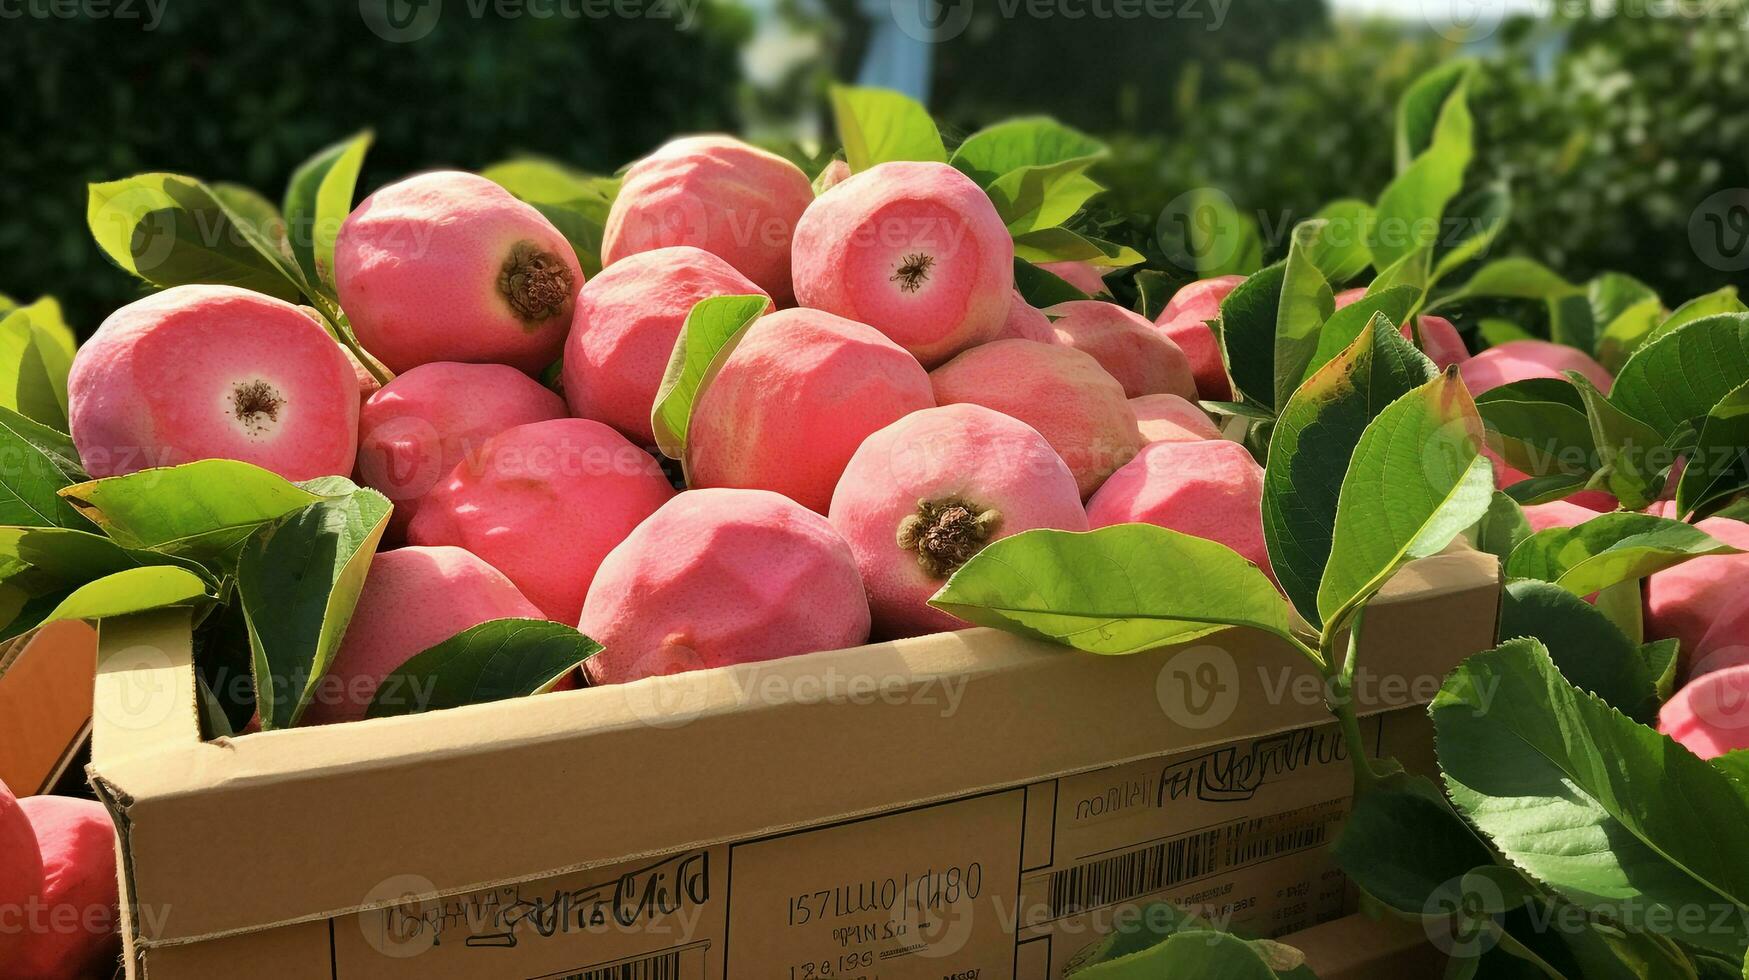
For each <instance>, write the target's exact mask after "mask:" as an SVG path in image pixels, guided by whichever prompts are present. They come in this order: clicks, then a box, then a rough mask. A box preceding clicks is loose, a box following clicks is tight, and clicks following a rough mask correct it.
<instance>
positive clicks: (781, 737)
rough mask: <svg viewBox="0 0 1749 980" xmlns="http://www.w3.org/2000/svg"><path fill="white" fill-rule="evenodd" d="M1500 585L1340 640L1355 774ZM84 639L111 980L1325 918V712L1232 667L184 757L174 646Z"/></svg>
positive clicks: (556, 711) (667, 957)
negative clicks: (1170, 915)
mask: <svg viewBox="0 0 1749 980" xmlns="http://www.w3.org/2000/svg"><path fill="white" fill-rule="evenodd" d="M1496 569H1497V566H1496V563H1495V561H1494V559H1493V558H1491V557H1488V556H1484V555H1476V554H1473V553H1452V554H1446V555H1441V556H1437V557H1435V558H1431V559H1426V560H1424V561H1421V562H1418V563H1416V564H1415V565H1413V566H1411V567H1410V568H1409V569H1407V570H1405V572H1404V573H1403V574H1402V575H1400V576H1398V578H1397V579H1396V580H1395V581H1394V582H1393V583H1392V585H1391V588H1390V590H1389V592H1388V594H1387V595H1386V596H1383V597H1381V599H1380V601H1379V602H1378V603H1377V604H1375V606H1374V607H1373V608H1372V610H1371V611H1370V612H1369V614H1368V620H1367V634H1366V636H1365V638H1364V647H1365V650H1364V654H1363V656H1364V659H1365V662H1366V664H1367V665H1368V666H1367V667H1366V669H1365V672H1364V674H1363V677H1362V683H1361V685H1360V689H1359V691H1358V692H1357V693H1358V699H1359V701H1360V703H1361V705H1362V710H1363V712H1364V713H1365V714H1366V715H1367V720H1366V722H1365V724H1364V726H1363V727H1364V728H1365V730H1366V732H1367V733H1368V738H1369V740H1370V741H1372V742H1373V743H1374V744H1373V746H1372V748H1373V750H1374V751H1380V752H1384V753H1390V754H1396V755H1399V756H1404V757H1407V758H1406V761H1411V762H1413V761H1414V760H1415V759H1416V758H1417V757H1425V756H1426V755H1427V754H1428V753H1429V752H1430V747H1429V746H1428V744H1427V743H1428V741H1429V740H1428V724H1427V721H1426V718H1425V714H1424V712H1422V711H1421V710H1420V709H1419V707H1418V705H1420V704H1422V703H1424V702H1425V701H1426V700H1427V699H1428V698H1430V697H1431V696H1432V694H1433V693H1434V692H1435V691H1436V690H1437V689H1438V684H1439V681H1440V679H1441V678H1442V677H1443V676H1444V674H1445V673H1446V672H1447V671H1448V670H1449V669H1450V668H1451V666H1452V665H1454V664H1455V663H1456V662H1457V661H1458V660H1460V659H1461V658H1462V657H1464V656H1466V655H1468V654H1469V653H1472V652H1474V651H1477V650H1481V649H1485V648H1487V647H1489V646H1491V645H1492V643H1493V631H1494V623H1495V619H1496V612H1497V602H1498V583H1497V581H1496ZM100 634H101V635H100V662H99V672H98V684H97V701H96V706H97V711H96V730H95V735H94V739H95V743H94V763H93V765H92V766H91V768H90V775H91V778H92V782H93V785H94V787H95V788H96V790H97V792H98V795H99V797H100V798H101V799H103V800H104V801H105V803H106V804H107V805H108V806H109V807H110V809H111V811H112V812H113V813H114V814H115V816H116V820H117V826H118V831H119V835H120V840H119V845H118V846H119V853H120V858H121V868H122V880H123V902H124V905H125V906H126V908H125V909H124V929H125V938H126V941H127V950H128V956H129V962H128V966H129V970H130V974H129V975H130V976H135V977H147V978H151V980H178V978H184V977H203V978H204V977H213V976H248V977H253V978H261V980H273V978H304V977H331V978H342V977H346V978H350V977H370V978H381V980H395V978H401V977H409V978H410V977H419V978H448V977H521V978H581V980H655V978H687V980H714V978H734V980H744V978H745V980H773V978H799V980H805V978H820V980H824V978H849V977H869V978H876V977H878V978H881V980H916V978H928V980H940V978H944V977H954V978H972V977H976V978H978V980H992V978H1023V980H1043V978H1045V977H1055V976H1058V975H1059V974H1060V972H1061V970H1062V967H1063V966H1064V965H1065V964H1066V963H1067V962H1068V961H1069V959H1070V958H1071V957H1072V956H1073V955H1074V954H1075V953H1076V952H1078V951H1079V950H1081V949H1082V948H1084V947H1086V946H1087V945H1089V944H1091V943H1093V942H1095V941H1097V939H1098V938H1099V935H1100V934H1101V933H1102V931H1103V930H1104V929H1107V928H1109V927H1110V926H1111V924H1112V923H1113V922H1114V921H1115V920H1116V917H1118V916H1122V915H1127V914H1135V909H1136V908H1137V907H1138V906H1139V905H1141V904H1143V903H1146V902H1150V901H1157V900H1160V899H1162V898H1171V899H1174V900H1177V901H1180V902H1182V903H1185V904H1188V905H1192V906H1195V907H1197V908H1199V909H1201V910H1203V911H1204V912H1205V913H1206V914H1209V915H1211V916H1212V917H1214V918H1216V919H1217V920H1219V921H1221V922H1223V923H1226V924H1229V925H1232V926H1235V927H1242V928H1245V929H1249V930H1250V931H1253V932H1257V933H1263V934H1270V935H1282V934H1285V933H1289V932H1292V931H1294V930H1297V929H1301V928H1304V927H1307V926H1311V925H1313V924H1316V923H1318V922H1323V921H1327V920H1333V919H1338V918H1340V917H1342V916H1343V915H1344V914H1346V913H1347V912H1349V911H1351V910H1352V908H1353V896H1352V894H1351V889H1349V887H1348V886H1347V884H1346V882H1345V881H1344V880H1343V879H1342V876H1341V875H1340V873H1339V872H1337V871H1336V870H1335V869H1334V868H1333V867H1332V866H1331V864H1330V861H1329V858H1328V856H1327V854H1326V853H1325V845H1326V844H1327V843H1329V841H1331V840H1333V839H1334V837H1335V835H1336V833H1337V832H1338V831H1339V829H1340V827H1341V823H1342V820H1343V818H1344V816H1345V814H1346V812H1347V797H1348V788H1349V778H1350V776H1349V764H1348V762H1347V760H1346V756H1345V755H1344V750H1343V746H1342V743H1341V741H1340V739H1338V738H1337V735H1336V732H1335V729H1334V726H1333V725H1332V724H1331V723H1330V722H1329V721H1328V715H1327V713H1326V710H1325V708H1324V706H1323V704H1322V689H1321V685H1320V684H1319V683H1318V682H1317V678H1316V673H1315V672H1314V671H1313V670H1312V669H1311V668H1310V667H1309V665H1305V664H1304V663H1303V661H1301V660H1300V659H1299V658H1298V656H1297V655H1296V654H1294V653H1293V652H1292V651H1291V650H1290V649H1289V648H1288V647H1287V646H1286V644H1284V643H1282V642H1281V641H1279V640H1276V639H1274V638H1272V637H1268V636H1265V635H1262V634H1259V633H1255V632H1252V631H1247V630H1230V631H1225V632H1222V633H1219V634H1216V635H1214V636H1210V637H1205V638H1203V639H1202V640H1199V641H1197V642H1195V643H1191V644H1186V645H1183V646H1180V647H1174V648H1166V649H1162V650H1157V651H1152V652H1149V653H1145V654H1139V655H1135V656H1129V657H1111V658H1101V657H1093V656H1087V655H1083V654H1078V653H1074V652H1072V651H1068V650H1065V649H1062V648H1059V647H1053V646H1049V645H1046V644H1040V643H1034V642H1031V641H1027V640H1024V639H1021V638H1018V637H1015V636H1011V635H1008V634H1004V633H1000V632H996V631H991V630H966V631H963V632H960V633H953V634H941V635H936V636H929V637H920V638H916V639H913V640H906V641H900V642H896V643H883V644H874V645H871V646H866V647H861V648H858V649H854V650H843V651H833V652H826V653H817V654H811V655H808V656H803V657H793V658H788V659H784V660H778V661H773V662H770V663H766V664H757V665H747V666H743V667H735V668H723V669H717V670H710V671H701V672H697V673H693V674H683V675H677V676H674V677H665V678H652V679H648V680H644V681H639V682H636V683H633V684H626V685H619V686H615V687H604V688H597V689H588V690H581V691H573V692H565V693H561V694H552V695H546V696H542V697H539V698H534V699H524V700H519V701H514V702H500V703H496V704H487V705H477V706H473V707H468V708H460V709H455V710H451V711H445V712H437V713H432V714H428V715H421V716H414V717H406V718H391V719H380V720H376V721H369V722H362V723H357V724H352V725H341V726H332V727H327V728H314V729H297V730H291V731H283V732H270V733H264V734H256V735H247V736H243V737H239V738H231V739H220V740H217V741H214V742H202V741H201V740H200V738H199V734H198V731H199V729H198V723H197V711H196V707H195V696H194V676H193V671H192V665H191V663H190V650H189V632H188V619H187V616H186V614H182V613H174V612H172V613H160V614H153V615H148V616H141V617H134V618H131V619H129V620H124V621H112V622H105V623H104V624H102V627H101V630H100Z"/></svg>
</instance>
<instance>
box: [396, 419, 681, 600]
mask: <svg viewBox="0 0 1749 980" xmlns="http://www.w3.org/2000/svg"><path fill="white" fill-rule="evenodd" d="M673 496H674V487H673V486H672V485H671V484H670V483H669V482H668V478H667V477H666V476H665V475H663V473H662V467H661V466H659V465H657V463H656V460H655V459H654V458H653V457H651V456H650V454H649V453H646V452H644V451H643V450H642V449H639V448H638V447H637V446H634V445H632V444H631V443H630V442H627V441H626V438H625V436H622V435H620V434H619V433H617V432H615V431H613V430H612V429H610V428H608V427H607V426H605V425H602V424H601V423H600V422H594V421H591V420H589V419H555V420H553V421H550V422H532V423H529V424H527V425H519V426H516V427H515V428H511V429H506V430H504V431H503V432H500V433H499V434H497V435H495V436H493V437H492V438H491V439H488V440H487V441H486V444H485V445H484V446H482V447H481V448H480V452H479V455H478V456H477V457H476V458H474V459H470V460H464V461H463V462H462V463H460V464H459V465H457V466H456V468H455V469H454V470H453V471H451V473H450V475H449V478H448V479H447V480H445V481H444V482H443V483H442V484H441V485H439V486H438V487H437V489H435V490H433V491H432V492H431V495H430V496H429V497H427V498H426V500H425V504H424V506H422V507H420V508H419V514H418V515H417V516H416V517H414V518H413V523H412V525H411V526H410V527H408V529H407V539H408V540H409V541H411V542H412V543H414V544H418V545H455V546H456V547H458V548H465V549H467V550H468V551H471V552H473V553H474V554H476V555H478V556H480V557H481V558H483V559H485V560H486V561H487V562H488V563H490V564H491V565H492V567H493V568H496V569H498V570H499V571H501V572H503V573H504V574H505V576H507V577H508V578H509V579H510V581H512V582H514V583H516V587H517V589H519V590H520V591H521V592H522V594H523V595H525V596H527V597H528V600H529V601H530V602H532V603H534V604H535V605H536V606H537V607H539V608H540V610H541V613H542V615H543V616H545V618H547V619H551V620H554V621H556V622H561V623H575V622H576V621H577V614H578V613H579V612H581V611H582V609H583V596H584V594H585V593H587V592H588V591H589V582H590V580H592V579H593V578H594V577H595V569H596V568H597V567H598V566H599V565H600V564H601V560H602V559H603V558H605V557H606V556H607V553H608V552H609V551H612V550H613V547H614V546H615V545H617V544H619V543H620V542H621V541H623V540H625V536H626V535H628V534H630V533H631V532H632V528H635V527H637V526H638V523H639V522H640V521H642V520H643V519H644V518H646V517H649V516H650V515H651V514H653V513H655V511H656V508H658V507H660V506H662V505H663V504H664V503H666V502H667V501H668V499H669V498H670V497H673Z"/></svg>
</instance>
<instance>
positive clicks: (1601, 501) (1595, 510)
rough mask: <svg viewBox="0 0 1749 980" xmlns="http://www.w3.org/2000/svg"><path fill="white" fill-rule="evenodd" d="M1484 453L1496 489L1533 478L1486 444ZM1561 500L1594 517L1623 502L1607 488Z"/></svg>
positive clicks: (1572, 494)
mask: <svg viewBox="0 0 1749 980" xmlns="http://www.w3.org/2000/svg"><path fill="white" fill-rule="evenodd" d="M1482 455H1483V456H1486V457H1488V462H1490V463H1493V464H1494V488H1495V489H1496V490H1504V489H1506V488H1507V487H1510V486H1513V485H1514V484H1518V483H1523V482H1524V481H1525V480H1528V479H1530V478H1531V475H1530V474H1529V473H1526V472H1524V471H1523V470H1521V469H1519V468H1518V467H1516V466H1513V465H1512V464H1511V463H1508V462H1507V461H1506V460H1504V459H1502V458H1501V456H1500V454H1499V453H1498V452H1495V451H1494V450H1493V449H1491V448H1489V447H1488V446H1486V445H1484V446H1483V447H1482ZM1560 502H1561V503H1568V504H1574V505H1577V506H1579V507H1583V508H1585V509H1586V510H1589V511H1591V512H1592V516H1594V517H1595V516H1596V515H1598V514H1601V513H1607V512H1609V511H1612V510H1615V509H1616V508H1617V507H1619V506H1620V505H1621V502H1620V501H1618V500H1616V499H1615V495H1614V494H1612V493H1609V492H1608V491H1605V490H1580V491H1578V492H1576V493H1571V494H1568V495H1567V496H1565V497H1562V498H1561V501H1560Z"/></svg>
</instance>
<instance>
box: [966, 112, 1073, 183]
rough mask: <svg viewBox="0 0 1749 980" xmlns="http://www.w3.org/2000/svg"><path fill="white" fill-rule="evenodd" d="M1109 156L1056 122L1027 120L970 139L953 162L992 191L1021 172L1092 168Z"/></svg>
mask: <svg viewBox="0 0 1749 980" xmlns="http://www.w3.org/2000/svg"><path fill="white" fill-rule="evenodd" d="M1106 153H1107V150H1106V147H1105V144H1104V143H1101V142H1099V141H1098V140H1096V139H1094V138H1093V137H1091V136H1088V135H1087V134H1085V133H1081V132H1078V131H1076V130H1074V129H1071V128H1069V127H1068V126H1065V125H1063V124H1062V123H1059V122H1057V121H1056V120H1055V119H1050V118H1047V117H1044V116H1027V117H1023V118H1019V119H1010V120H1007V121H1005V122H1000V123H997V124H996V125H994V126H989V127H986V128H984V129H980V130H978V131H977V132H975V133H973V134H972V135H970V136H968V137H966V140H965V142H963V143H961V144H960V145H959V147H958V148H957V149H955V150H954V151H953V159H952V160H950V161H949V162H950V163H952V164H953V166H954V167H956V168H958V169H959V171H960V172H961V173H964V174H965V175H966V176H967V177H970V178H972V180H973V181H975V182H976V183H977V185H978V186H979V187H984V188H988V187H989V186H990V185H991V184H993V183H995V182H996V180H997V178H999V177H1002V176H1004V175H1006V174H1011V173H1013V172H1014V171H1017V170H1024V169H1031V168H1049V167H1055V166H1058V165H1060V164H1066V163H1076V162H1080V163H1083V164H1084V165H1085V164H1091V163H1093V162H1094V161H1096V160H1099V159H1101V158H1102V157H1104V156H1105V155H1106Z"/></svg>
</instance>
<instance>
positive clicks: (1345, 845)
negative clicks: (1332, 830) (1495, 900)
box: [1332, 777, 1494, 916]
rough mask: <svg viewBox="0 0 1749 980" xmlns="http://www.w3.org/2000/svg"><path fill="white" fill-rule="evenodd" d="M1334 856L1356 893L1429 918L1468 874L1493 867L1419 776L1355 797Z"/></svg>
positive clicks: (1481, 847) (1459, 820)
mask: <svg viewBox="0 0 1749 980" xmlns="http://www.w3.org/2000/svg"><path fill="white" fill-rule="evenodd" d="M1332 856H1333V857H1334V858H1335V859H1336V863H1337V864H1338V865H1340V866H1341V868H1342V870H1343V871H1344V872H1345V873H1347V875H1348V876H1349V878H1351V879H1353V881H1354V883H1355V884H1356V885H1358V886H1360V888H1361V890H1363V891H1365V892H1366V893H1367V894H1368V895H1370V896H1372V897H1373V898H1374V899H1376V900H1378V901H1379V902H1382V903H1383V904H1384V905H1385V906H1387V907H1388V908H1391V909H1394V910H1396V911H1398V912H1403V913H1406V914H1408V915H1413V916H1421V915H1425V914H1427V911H1428V909H1429V908H1431V907H1435V901H1436V898H1437V896H1439V895H1440V894H1442V893H1444V892H1447V891H1449V890H1450V889H1452V888H1453V886H1454V885H1455V884H1456V883H1458V882H1460V881H1462V879H1463V876H1464V875H1466V874H1468V873H1469V872H1470V871H1471V869H1473V868H1478V867H1481V866H1483V865H1491V864H1493V863H1494V858H1493V856H1492V855H1491V854H1489V853H1488V849H1487V847H1485V846H1484V845H1483V844H1482V842H1481V841H1480V840H1477V839H1476V835H1475V832H1474V831H1472V830H1470V828H1469V826H1468V825H1467V824H1465V823H1464V821H1463V818H1462V817H1460V816H1458V815H1457V813H1455V812H1453V810H1452V808H1451V806H1450V804H1448V803H1446V802H1445V799H1444V798H1443V797H1442V796H1441V795H1440V793H1439V790H1438V788H1436V787H1435V786H1433V784H1432V783H1429V782H1427V781H1426V780H1425V779H1424V778H1421V777H1416V778H1413V779H1410V780H1407V781H1406V783H1405V785H1403V786H1390V785H1386V786H1382V787H1379V788H1377V789H1375V790H1373V791H1372V792H1367V793H1362V794H1360V795H1359V796H1358V797H1356V798H1355V801H1354V811H1353V812H1352V813H1350V814H1349V816H1348V823H1347V825H1345V826H1344V827H1343V828H1342V836H1340V837H1338V838H1337V839H1336V846H1335V848H1334V849H1333V851H1332Z"/></svg>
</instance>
